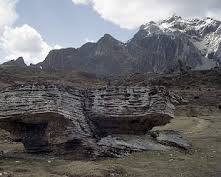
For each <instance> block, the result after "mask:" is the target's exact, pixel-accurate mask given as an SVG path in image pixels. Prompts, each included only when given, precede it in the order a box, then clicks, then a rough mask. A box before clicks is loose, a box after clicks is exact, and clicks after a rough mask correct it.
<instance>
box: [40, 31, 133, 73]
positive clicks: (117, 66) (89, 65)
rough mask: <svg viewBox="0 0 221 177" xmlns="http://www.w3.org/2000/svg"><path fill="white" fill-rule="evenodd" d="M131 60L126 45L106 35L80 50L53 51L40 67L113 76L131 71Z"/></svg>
mask: <svg viewBox="0 0 221 177" xmlns="http://www.w3.org/2000/svg"><path fill="white" fill-rule="evenodd" d="M131 60H132V59H131V57H130V54H129V53H128V51H127V48H126V46H125V44H124V43H122V42H120V41H118V40H116V39H114V38H113V37H112V36H110V35H109V34H105V35H104V36H103V37H102V38H101V39H100V40H99V41H98V42H97V43H86V44H85V45H83V46H82V47H81V48H78V49H75V48H67V49H60V50H52V51H51V52H50V53H49V55H48V56H47V57H46V59H45V61H43V62H42V63H39V64H38V66H41V67H42V68H43V69H45V68H53V69H56V68H60V69H64V68H65V69H76V70H81V71H86V72H92V73H98V74H111V73H120V72H123V73H125V72H129V71H131V70H132V66H131Z"/></svg>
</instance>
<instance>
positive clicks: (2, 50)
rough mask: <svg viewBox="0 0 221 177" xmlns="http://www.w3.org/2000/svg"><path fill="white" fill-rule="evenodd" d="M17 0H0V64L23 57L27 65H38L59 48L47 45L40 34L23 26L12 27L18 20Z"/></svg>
mask: <svg viewBox="0 0 221 177" xmlns="http://www.w3.org/2000/svg"><path fill="white" fill-rule="evenodd" d="M17 2H18V0H0V63H3V62H5V61H8V60H12V59H16V58H18V57H20V56H23V57H24V59H25V62H26V63H27V64H30V63H38V62H40V61H42V60H44V59H45V57H46V55H47V54H48V53H49V51H50V50H52V49H59V48H61V46H59V45H55V46H51V45H49V44H48V43H47V42H46V41H45V40H44V39H43V38H42V36H41V34H40V33H39V32H38V31H37V30H35V29H34V28H32V27H31V26H29V25H27V24H24V25H22V26H20V27H13V25H14V22H15V21H16V19H17V18H18V14H17V13H16V3H17Z"/></svg>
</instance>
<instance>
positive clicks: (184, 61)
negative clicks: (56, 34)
mask: <svg viewBox="0 0 221 177" xmlns="http://www.w3.org/2000/svg"><path fill="white" fill-rule="evenodd" d="M220 63H221V22H220V21H217V20H214V19H211V18H207V19H189V20H187V19H182V18H181V17H178V16H172V17H171V18H169V19H166V20H162V21H159V22H149V23H147V24H145V25H142V26H141V27H140V29H139V31H138V32H137V33H136V34H135V35H134V37H133V38H132V39H131V40H129V41H128V42H127V43H122V42H120V41H118V40H116V39H114V38H113V37H112V36H110V35H108V34H106V35H104V36H103V37H102V38H101V39H100V40H99V41H98V42H97V43H87V44H85V45H83V46H82V47H80V48H78V49H75V48H68V49H60V50H53V51H51V52H50V53H49V55H48V56H47V57H46V59H45V61H43V62H42V63H39V64H38V65H37V66H38V67H42V68H46V69H47V68H53V69H64V68H66V69H67V68H68V69H77V70H80V71H86V72H91V73H95V74H98V75H107V74H127V73H131V72H156V73H164V72H179V70H180V64H181V65H182V67H184V66H185V67H187V68H191V69H210V68H213V67H215V66H217V65H220Z"/></svg>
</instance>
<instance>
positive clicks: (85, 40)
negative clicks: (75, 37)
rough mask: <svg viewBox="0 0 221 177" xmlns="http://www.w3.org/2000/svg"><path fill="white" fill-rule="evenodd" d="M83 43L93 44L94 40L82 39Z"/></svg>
mask: <svg viewBox="0 0 221 177" xmlns="http://www.w3.org/2000/svg"><path fill="white" fill-rule="evenodd" d="M84 42H86V43H88V42H92V43H93V42H95V41H94V40H91V39H89V38H85V39H84Z"/></svg>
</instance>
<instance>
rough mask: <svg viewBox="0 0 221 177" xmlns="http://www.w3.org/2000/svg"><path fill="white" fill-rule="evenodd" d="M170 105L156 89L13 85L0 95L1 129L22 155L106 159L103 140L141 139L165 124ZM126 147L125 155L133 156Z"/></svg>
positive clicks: (170, 115)
mask: <svg viewBox="0 0 221 177" xmlns="http://www.w3.org/2000/svg"><path fill="white" fill-rule="evenodd" d="M170 99H171V98H170V95H169V94H168V92H167V91H166V90H165V89H164V88H157V87H154V88H151V87H103V88H98V89H85V90H81V89H77V88H73V87H63V86H56V85H47V86H46V85H37V84H35V85H18V86H13V87H10V88H7V89H3V90H1V91H0V128H2V129H5V130H7V131H9V132H10V133H11V136H12V138H13V139H14V141H19V142H22V143H23V144H24V147H25V149H26V151H27V152H32V153H33V152H34V153H38V152H39V153H41V152H52V153H58V154H63V153H68V152H73V154H75V155H76V156H79V157H93V156H99V155H104V154H105V155H106V156H108V153H107V152H108V151H106V149H107V146H106V147H105V142H107V143H109V142H110V141H106V140H107V139H108V140H110V138H108V137H110V136H111V137H114V136H120V135H128V136H130V135H133V136H136V135H139V136H140V135H145V134H146V133H148V131H149V130H151V129H152V128H153V127H155V126H160V125H165V124H167V123H168V122H170V120H171V119H172V118H173V117H174V106H173V104H172V103H171V100H170ZM112 139H114V138H112ZM109 144H110V143H109ZM127 144H130V143H127ZM108 146H109V145H108ZM130 147H131V146H130V145H129V146H128V147H127V150H128V149H131V151H133V149H134V148H130ZM139 147H141V146H138V147H137V149H139ZM146 147H147V145H146ZM162 147H163V145H161V148H162ZM113 148H114V146H113ZM141 149H142V148H141ZM147 149H148V148H147ZM158 149H159V148H158ZM143 150H144V149H143ZM109 155H110V156H113V154H111V153H110V154H109Z"/></svg>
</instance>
